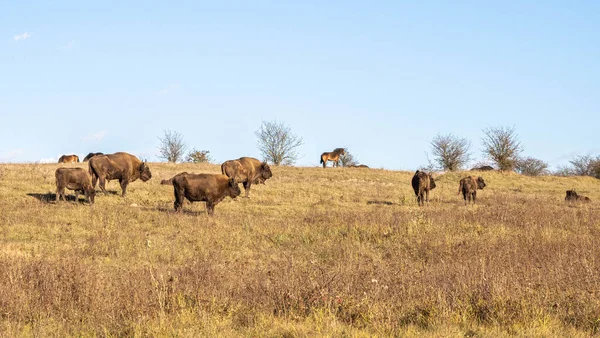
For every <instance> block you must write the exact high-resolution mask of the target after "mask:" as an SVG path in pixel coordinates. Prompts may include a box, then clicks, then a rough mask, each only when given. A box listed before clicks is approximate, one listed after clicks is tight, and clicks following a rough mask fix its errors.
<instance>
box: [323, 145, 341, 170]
mask: <svg viewBox="0 0 600 338" xmlns="http://www.w3.org/2000/svg"><path fill="white" fill-rule="evenodd" d="M341 155H346V151H345V150H344V148H335V149H334V150H333V151H332V152H330V153H322V154H321V162H320V163H323V168H325V167H327V161H333V166H335V167H339V166H340V163H339V160H340V156H341Z"/></svg>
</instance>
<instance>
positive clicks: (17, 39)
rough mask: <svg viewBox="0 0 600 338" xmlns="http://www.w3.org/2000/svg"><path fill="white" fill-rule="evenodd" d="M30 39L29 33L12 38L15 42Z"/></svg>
mask: <svg viewBox="0 0 600 338" xmlns="http://www.w3.org/2000/svg"><path fill="white" fill-rule="evenodd" d="M30 37H31V33H29V32H25V33H23V34H18V35H15V36H14V37H13V39H14V40H15V41H21V40H27V39H29V38H30Z"/></svg>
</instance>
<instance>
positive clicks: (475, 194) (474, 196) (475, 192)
mask: <svg viewBox="0 0 600 338" xmlns="http://www.w3.org/2000/svg"><path fill="white" fill-rule="evenodd" d="M475 198H477V190H475V191H473V204H475Z"/></svg>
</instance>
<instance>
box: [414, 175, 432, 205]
mask: <svg viewBox="0 0 600 338" xmlns="http://www.w3.org/2000/svg"><path fill="white" fill-rule="evenodd" d="M411 184H412V187H413V190H414V191H415V195H417V203H418V204H419V206H421V205H425V202H427V203H429V190H432V189H434V188H435V181H434V179H433V176H431V175H430V174H427V173H426V172H424V171H419V170H417V171H416V172H415V175H414V176H413V178H412V181H411Z"/></svg>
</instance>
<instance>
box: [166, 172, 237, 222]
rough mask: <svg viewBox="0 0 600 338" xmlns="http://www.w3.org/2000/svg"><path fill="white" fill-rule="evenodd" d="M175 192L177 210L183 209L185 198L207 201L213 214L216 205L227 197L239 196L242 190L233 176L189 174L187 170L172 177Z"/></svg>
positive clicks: (207, 206)
mask: <svg viewBox="0 0 600 338" xmlns="http://www.w3.org/2000/svg"><path fill="white" fill-rule="evenodd" d="M170 181H171V182H172V184H173V189H174V194H175V203H174V204H173V206H174V207H175V211H179V212H180V211H181V210H182V208H183V201H184V198H187V200H188V201H190V202H197V201H205V202H206V211H207V212H208V215H210V216H212V215H213V214H214V212H215V206H216V205H217V204H218V203H219V202H221V201H222V200H223V199H224V198H225V197H227V196H229V197H231V198H236V197H238V196H239V195H240V194H241V193H242V191H241V190H240V187H239V185H238V183H237V182H236V181H235V179H234V178H233V177H227V176H225V175H219V174H189V173H186V172H183V173H180V174H177V175H175V176H174V177H173V178H171V179H170Z"/></svg>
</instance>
